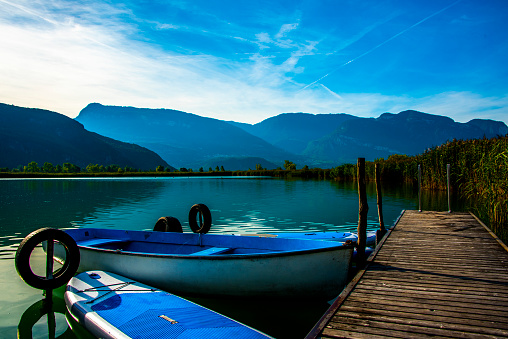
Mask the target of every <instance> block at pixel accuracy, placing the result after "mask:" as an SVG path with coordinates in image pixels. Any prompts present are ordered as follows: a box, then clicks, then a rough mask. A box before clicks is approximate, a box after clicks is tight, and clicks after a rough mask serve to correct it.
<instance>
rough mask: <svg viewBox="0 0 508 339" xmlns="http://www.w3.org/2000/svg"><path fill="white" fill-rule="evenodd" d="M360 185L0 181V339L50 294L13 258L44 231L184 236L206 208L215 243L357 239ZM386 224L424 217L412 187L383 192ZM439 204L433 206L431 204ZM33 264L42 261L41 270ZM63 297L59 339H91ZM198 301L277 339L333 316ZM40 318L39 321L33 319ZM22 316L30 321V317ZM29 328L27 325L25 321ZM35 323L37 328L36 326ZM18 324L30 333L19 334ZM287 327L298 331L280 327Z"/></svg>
mask: <svg viewBox="0 0 508 339" xmlns="http://www.w3.org/2000/svg"><path fill="white" fill-rule="evenodd" d="M356 189H357V188H356V185H355V184H354V183H346V184H344V183H340V184H339V183H333V182H329V181H314V180H307V181H304V180H281V179H272V178H118V179H117V178H113V179H111V178H107V179H102V178H93V179H36V180H26V179H23V180H0V338H16V337H17V331H18V327H20V329H21V330H22V331H25V332H23V333H21V336H24V335H27V334H26V333H28V334H29V333H30V332H26V331H27V328H28V330H29V327H31V326H32V325H33V322H35V321H36V320H37V318H38V316H37V317H34V316H32V317H30V314H31V313H33V312H34V311H33V310H34V309H35V310H36V311H35V312H37V309H38V306H39V304H38V302H40V300H41V299H42V292H41V291H38V290H35V289H33V288H31V287H30V286H28V285H26V284H25V283H24V282H23V281H22V280H21V279H20V278H19V277H18V275H17V273H16V269H15V266H14V256H15V252H16V249H17V246H18V245H19V243H20V242H21V240H22V239H23V238H24V237H25V236H26V235H27V234H29V233H30V232H32V231H34V230H36V229H38V228H41V227H56V228H73V227H99V228H117V229H129V230H152V229H153V226H154V224H155V222H156V221H157V219H158V218H159V217H161V216H173V217H176V218H178V219H179V220H180V222H181V223H182V226H183V227H184V232H190V228H189V226H188V225H189V223H188V221H187V218H188V212H189V209H190V207H191V206H192V205H193V204H195V203H204V204H206V205H207V206H208V207H209V208H210V211H211V213H212V219H213V223H212V230H211V231H210V233H232V232H235V233H261V232H264V233H269V232H308V231H331V230H343V231H356V227H357V220H358V193H357V190H356ZM367 192H368V197H369V207H370V210H369V217H368V219H369V221H368V223H369V226H368V227H369V229H372V230H374V229H376V228H377V227H378V220H377V207H376V195H375V187H374V185H370V186H369V187H368V190H367ZM383 194H384V195H383V207H384V208H383V212H384V217H385V224H386V225H387V226H391V225H393V223H394V221H395V220H396V218H397V217H398V216H399V214H400V213H401V211H402V210H403V209H417V208H418V201H417V193H416V192H415V191H413V189H412V187H407V186H405V187H399V188H397V189H386V188H384V189H383ZM430 202H432V204H431V203H430ZM445 204H446V199H445V198H444V197H443V196H439V197H435V196H434V197H432V198H431V197H425V202H424V208H427V207H428V208H429V209H430V208H432V209H434V210H446V209H447V207H446V205H445ZM42 259H43V258H42V254H41V258H39V257H35V260H41V263H42ZM61 294H62V291H61V290H60V291H57V292H56V293H55V297H54V300H55V310H56V313H55V319H56V333H55V336H56V337H59V336H60V337H66V338H75V337H82V336H85V337H86V333H82V332H83V330H82V329H81V328H79V326H76V325H75V324H74V326H73V330H70V329H69V328H68V325H67V322H66V320H65V316H64V315H63V313H64V308H63V306H62V305H63V304H62V300H61V299H60V298H59V297H58V296H60V297H61ZM195 301H197V302H199V303H201V304H203V305H204V306H207V307H209V308H212V309H214V310H216V311H218V312H221V313H224V314H226V315H228V316H230V317H233V318H234V319H236V320H239V321H242V322H244V323H247V324H248V325H250V326H252V327H255V328H257V329H259V330H261V331H264V332H266V333H268V334H270V335H273V336H275V337H277V338H283V337H286V338H295V337H296V338H298V337H304V336H305V334H306V333H307V332H308V331H309V330H310V329H311V328H312V326H313V325H314V323H315V322H316V321H317V320H318V319H319V318H320V316H321V315H322V313H324V311H325V310H326V309H327V307H328V306H329V305H328V304H326V303H315V304H314V303H311V304H301V303H300V302H295V303H284V304H280V303H270V305H267V303H266V302H254V301H248V302H247V301H243V300H204V299H195ZM34 314H37V313H34ZM23 315H24V316H23ZM27 319H28V320H27ZM34 319H35V320H34ZM20 322H21V323H22V324H21V325H20ZM47 322H48V319H47V317H46V316H43V317H42V318H41V319H40V320H39V321H38V322H37V323H35V324H34V325H33V328H32V335H33V337H34V338H47V337H48V335H49V336H50V337H51V336H52V334H51V333H48V325H47ZM281 322H282V323H285V324H288V325H289V326H291V328H292V329H291V330H288V329H287V327H281V326H279V325H278V324H280V323H281Z"/></svg>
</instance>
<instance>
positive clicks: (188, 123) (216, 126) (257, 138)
mask: <svg viewBox="0 0 508 339" xmlns="http://www.w3.org/2000/svg"><path fill="white" fill-rule="evenodd" d="M76 120H77V121H74V120H72V119H70V118H67V117H66V116H64V115H61V114H58V113H55V112H50V111H46V110H40V109H28V108H21V107H17V106H10V105H5V104H0V151H1V154H2V158H1V160H0V167H10V168H12V167H16V166H18V165H25V164H27V163H28V162H30V161H36V162H38V163H39V165H42V164H43V163H44V162H46V161H47V162H51V163H53V164H62V163H63V162H70V163H74V164H76V165H78V166H80V167H83V166H86V165H87V164H89V163H93V164H97V163H98V164H104V165H108V164H117V165H120V166H122V167H124V166H130V167H133V168H139V169H154V168H155V167H157V166H158V165H163V166H165V167H167V166H168V163H169V164H171V165H173V166H174V167H176V168H180V167H185V168H192V169H193V170H198V169H199V168H200V167H203V169H204V170H205V171H208V169H209V168H210V167H211V168H212V169H215V168H216V167H217V166H219V168H220V167H221V166H223V167H224V169H226V170H247V169H249V168H250V169H255V167H256V165H257V164H260V165H261V166H262V167H263V168H268V169H273V168H276V167H279V166H283V164H284V160H290V161H292V162H294V163H296V164H297V166H298V168H301V167H303V166H304V165H308V166H310V167H322V168H327V167H328V168H329V167H333V166H337V165H340V164H342V163H355V162H356V159H357V158H358V157H365V158H366V159H367V160H375V159H376V158H387V157H388V156H390V155H392V154H406V155H416V154H420V153H423V152H424V151H425V150H426V149H428V148H430V147H433V146H438V145H441V144H443V143H445V142H446V141H448V140H452V139H475V138H482V137H487V138H491V137H495V136H498V135H505V134H508V127H507V126H506V125H505V124H504V123H503V122H499V121H493V120H482V119H474V120H471V121H469V122H467V123H458V122H455V121H453V120H452V119H450V118H448V117H444V116H439V115H432V114H427V113H422V112H417V111H411V110H408V111H403V112H400V113H398V114H392V113H384V114H382V115H381V116H379V117H378V118H359V117H355V116H352V115H348V114H306V113H284V114H280V115H277V116H274V117H271V118H268V119H266V120H264V121H262V122H260V123H257V124H253V125H251V124H245V123H238V122H231V121H230V122H226V121H222V120H217V119H212V118H205V117H201V116H198V115H195V114H191V113H185V112H181V111H176V110H170V109H146V108H135V107H120V106H103V105H101V104H90V105H88V106H87V107H85V108H84V109H83V110H82V111H81V113H80V114H79V116H78V117H77V118H76ZM78 121H79V122H78ZM82 124H83V125H84V127H86V129H85V128H84V127H83V125H82ZM89 131H93V132H96V133H92V132H89ZM97 133H98V134H97ZM102 135H104V136H102ZM111 138H113V139H117V140H121V141H123V142H119V141H116V140H113V139H111ZM126 142H129V143H126ZM130 143H135V144H138V145H141V146H144V147H146V148H148V149H150V150H152V151H154V152H156V153H158V155H160V157H159V156H158V155H157V154H154V153H153V152H151V151H149V150H148V149H146V148H143V147H140V146H137V145H134V144H130ZM161 158H162V159H161ZM163 159H164V160H163Z"/></svg>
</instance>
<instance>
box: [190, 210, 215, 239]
mask: <svg viewBox="0 0 508 339" xmlns="http://www.w3.org/2000/svg"><path fill="white" fill-rule="evenodd" d="M198 213H201V215H202V216H203V219H204V220H203V224H202V225H198V222H197V220H196V217H197V215H198ZM189 226H190V228H191V230H192V232H194V233H202V234H205V233H208V231H209V230H210V227H212V214H211V213H210V210H209V209H208V207H206V205H205V204H195V205H194V206H192V207H191V209H190V211H189Z"/></svg>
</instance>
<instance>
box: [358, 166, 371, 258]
mask: <svg viewBox="0 0 508 339" xmlns="http://www.w3.org/2000/svg"><path fill="white" fill-rule="evenodd" d="M357 176H358V197H359V211H358V241H357V249H356V255H357V256H356V258H357V261H356V265H357V267H358V268H360V267H362V266H363V265H364V263H365V259H366V258H365V245H366V242H367V213H368V212H369V205H368V203H367V188H366V184H365V158H358V165H357Z"/></svg>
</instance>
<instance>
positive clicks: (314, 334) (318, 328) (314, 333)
mask: <svg viewBox="0 0 508 339" xmlns="http://www.w3.org/2000/svg"><path fill="white" fill-rule="evenodd" d="M404 212H405V210H402V212H401V213H400V215H399V217H398V218H397V220H395V223H394V225H393V226H392V227H390V228H389V229H388V230H387V232H386V234H385V235H384V236H383V238H382V239H381V241H380V242H379V243H378V244H377V246H376V249H375V250H374V252H372V254H371V255H370V256H369V257H368V258H367V262H366V264H365V267H364V268H363V269H361V270H360V271H358V273H356V275H355V277H354V278H353V280H351V281H350V282H349V284H347V286H346V287H344V289H343V290H342V292H341V293H340V294H339V296H338V297H337V298H336V299H335V301H334V302H333V304H332V305H331V306H330V307H329V308H328V310H326V312H325V314H324V315H323V316H322V317H321V319H319V321H318V322H317V323H316V325H315V326H314V327H313V328H312V329H311V330H310V332H309V333H308V334H307V336H306V337H305V339H316V338H318V336H319V334H320V333H321V332H322V331H323V330H324V328H325V326H326V324H328V322H329V321H330V319H331V318H332V317H333V315H334V314H335V312H336V311H337V309H338V308H339V307H340V306H341V305H342V303H343V302H344V300H346V297H347V296H348V295H349V293H351V291H352V290H353V289H354V288H355V287H356V285H357V284H358V282H359V281H360V279H361V278H362V277H363V275H364V274H365V272H366V271H367V268H368V267H369V266H370V264H371V263H372V261H374V259H375V258H376V255H377V254H378V252H379V250H380V249H381V247H382V246H383V244H384V243H385V241H386V239H388V237H389V236H390V234H391V233H392V231H393V229H394V228H395V226H397V224H398V222H399V221H400V218H402V215H404Z"/></svg>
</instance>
